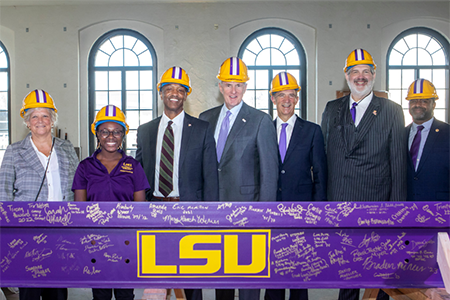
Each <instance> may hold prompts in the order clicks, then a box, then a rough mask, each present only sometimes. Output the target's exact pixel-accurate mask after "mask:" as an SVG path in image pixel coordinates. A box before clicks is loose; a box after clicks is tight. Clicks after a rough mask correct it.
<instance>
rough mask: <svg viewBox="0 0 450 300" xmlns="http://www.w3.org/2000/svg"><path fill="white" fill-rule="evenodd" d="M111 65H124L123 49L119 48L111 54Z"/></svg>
mask: <svg viewBox="0 0 450 300" xmlns="http://www.w3.org/2000/svg"><path fill="white" fill-rule="evenodd" d="M109 65H110V66H111V67H123V49H120V50H117V51H116V52H114V53H113V55H111V59H110V61H109Z"/></svg>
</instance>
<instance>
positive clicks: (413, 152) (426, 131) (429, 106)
mask: <svg viewBox="0 0 450 300" xmlns="http://www.w3.org/2000/svg"><path fill="white" fill-rule="evenodd" d="M438 99H439V97H438V95H437V93H436V88H435V87H434V85H433V84H432V83H431V82H430V81H428V80H426V79H417V80H416V81H414V82H413V83H412V84H411V85H410V86H409V89H408V95H407V97H406V100H409V113H410V114H411V116H412V118H413V123H411V124H410V125H409V126H407V127H406V139H407V145H408V149H409V157H408V196H407V200H409V201H449V199H450V194H449V169H450V168H449V144H450V141H449V136H450V130H449V129H450V125H449V124H447V123H444V122H442V121H439V120H437V119H435V118H434V108H435V107H436V102H435V101H436V100H438Z"/></svg>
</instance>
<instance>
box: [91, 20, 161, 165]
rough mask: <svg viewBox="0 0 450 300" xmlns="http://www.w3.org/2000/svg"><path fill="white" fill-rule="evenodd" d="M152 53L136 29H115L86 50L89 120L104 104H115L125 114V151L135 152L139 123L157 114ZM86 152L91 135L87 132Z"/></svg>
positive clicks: (92, 147) (154, 63) (93, 141)
mask: <svg viewBox="0 0 450 300" xmlns="http://www.w3.org/2000/svg"><path fill="white" fill-rule="evenodd" d="M156 71H157V70H156V53H155V50H154V49H153V47H152V45H151V44H150V42H149V41H148V40H147V39H146V38H145V37H144V36H143V35H141V34H140V33H138V32H135V31H131V30H125V29H118V30H114V31H111V32H108V33H106V34H105V35H103V36H102V37H101V38H99V39H98V40H97V42H96V43H95V44H94V46H93V48H92V50H91V52H90V54H89V124H91V123H92V122H93V121H94V118H95V115H96V114H97V112H98V111H99V110H100V109H101V108H102V107H103V106H105V105H109V104H113V105H116V106H117V107H119V108H120V109H121V110H122V111H123V112H124V113H125V115H126V116H127V123H128V125H129V126H130V132H129V133H128V135H127V136H126V143H125V149H124V150H126V153H127V155H131V156H135V154H136V133H137V128H138V127H139V125H140V124H143V123H146V122H148V121H150V120H152V119H153V118H154V117H155V116H156V115H157V111H156V110H157V105H156V96H157V95H156V93H155V92H154V88H155V86H156V78H155V74H156ZM89 137H90V138H89V148H90V151H89V152H90V153H92V152H93V151H94V147H95V137H94V136H93V135H92V134H90V135H89Z"/></svg>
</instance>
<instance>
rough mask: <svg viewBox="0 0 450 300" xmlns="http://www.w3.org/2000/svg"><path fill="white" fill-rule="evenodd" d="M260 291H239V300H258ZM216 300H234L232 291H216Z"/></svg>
mask: <svg viewBox="0 0 450 300" xmlns="http://www.w3.org/2000/svg"><path fill="white" fill-rule="evenodd" d="M259 293H260V289H239V299H240V300H259ZM216 300H234V289H216Z"/></svg>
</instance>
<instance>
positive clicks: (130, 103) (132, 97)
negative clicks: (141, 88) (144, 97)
mask: <svg viewBox="0 0 450 300" xmlns="http://www.w3.org/2000/svg"><path fill="white" fill-rule="evenodd" d="M138 95H139V93H138V91H128V92H127V109H138V108H139V98H138Z"/></svg>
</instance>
